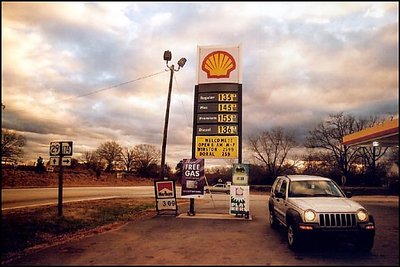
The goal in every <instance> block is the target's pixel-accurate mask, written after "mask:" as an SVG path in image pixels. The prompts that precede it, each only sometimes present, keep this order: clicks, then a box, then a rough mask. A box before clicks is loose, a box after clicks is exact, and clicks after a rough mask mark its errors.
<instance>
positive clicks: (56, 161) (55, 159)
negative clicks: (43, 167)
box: [50, 157, 60, 166]
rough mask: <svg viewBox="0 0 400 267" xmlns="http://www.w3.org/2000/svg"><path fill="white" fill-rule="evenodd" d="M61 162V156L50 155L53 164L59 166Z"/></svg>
mask: <svg viewBox="0 0 400 267" xmlns="http://www.w3.org/2000/svg"><path fill="white" fill-rule="evenodd" d="M59 162H60V158H59V157H50V165H51V166H58V164H59Z"/></svg>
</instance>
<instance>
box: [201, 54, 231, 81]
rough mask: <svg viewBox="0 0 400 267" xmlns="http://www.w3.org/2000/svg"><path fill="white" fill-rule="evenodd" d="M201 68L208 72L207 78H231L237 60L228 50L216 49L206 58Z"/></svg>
mask: <svg viewBox="0 0 400 267" xmlns="http://www.w3.org/2000/svg"><path fill="white" fill-rule="evenodd" d="M201 69H202V70H203V71H205V72H206V73H207V78H229V75H230V74H231V72H232V71H233V70H234V69H236V62H235V59H234V58H233V57H232V55H231V54H229V53H228V52H225V51H215V52H212V53H210V54H208V55H207V56H206V57H205V58H204V60H203V64H202V65H201Z"/></svg>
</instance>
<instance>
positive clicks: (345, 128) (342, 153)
mask: <svg viewBox="0 0 400 267" xmlns="http://www.w3.org/2000/svg"><path fill="white" fill-rule="evenodd" d="M366 123H367V121H366V120H358V121H357V120H356V118H355V117H354V116H351V115H344V114H343V112H340V113H338V114H330V115H329V119H327V120H326V121H323V122H321V123H319V124H318V125H317V127H315V128H314V129H313V130H311V131H309V135H308V137H307V141H306V143H305V146H306V147H307V148H316V149H322V150H328V151H329V152H330V154H331V156H332V160H333V165H336V166H337V167H338V168H339V169H340V170H341V172H342V174H343V175H345V176H346V177H347V176H348V175H349V173H350V170H351V167H352V165H353V164H354V163H355V162H356V161H357V160H358V159H359V150H360V148H359V147H349V146H345V145H343V144H342V142H343V137H344V136H345V135H348V134H351V133H354V132H356V131H359V130H361V129H362V128H363V127H364V126H365V124H366Z"/></svg>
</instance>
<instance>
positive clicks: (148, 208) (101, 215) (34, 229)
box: [1, 198, 156, 264]
mask: <svg viewBox="0 0 400 267" xmlns="http://www.w3.org/2000/svg"><path fill="white" fill-rule="evenodd" d="M154 206H155V199H154V198H142V199H132V198H115V199H105V200H93V201H80V202H71V203H64V204H63V216H61V217H59V216H58V215H57V211H58V210H57V205H52V206H50V205H49V206H40V207H35V208H24V209H17V210H7V211H2V219H1V220H2V222H1V235H2V244H1V248H2V249H1V259H2V264H4V263H7V262H9V261H11V260H13V259H15V258H17V257H19V256H22V255H25V254H29V253H32V252H34V251H36V250H38V249H42V248H43V247H47V246H50V245H55V244H60V243H64V242H66V241H69V240H71V239H77V238H78V239H79V238H82V237H84V236H87V235H90V234H96V233H100V232H103V231H107V230H111V229H114V228H116V227H119V226H121V225H123V224H125V223H126V222H128V221H133V220H139V219H143V218H149V217H152V216H155V215H156V211H155V207H154Z"/></svg>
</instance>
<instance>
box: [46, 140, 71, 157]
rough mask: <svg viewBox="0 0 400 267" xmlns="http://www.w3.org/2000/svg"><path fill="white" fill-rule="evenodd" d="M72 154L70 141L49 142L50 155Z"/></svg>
mask: <svg viewBox="0 0 400 267" xmlns="http://www.w3.org/2000/svg"><path fill="white" fill-rule="evenodd" d="M62 156H72V141H61V142H51V143H50V157H62Z"/></svg>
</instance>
